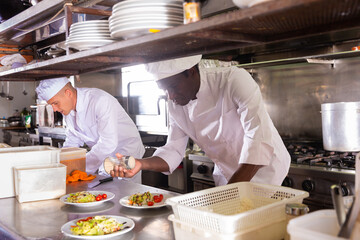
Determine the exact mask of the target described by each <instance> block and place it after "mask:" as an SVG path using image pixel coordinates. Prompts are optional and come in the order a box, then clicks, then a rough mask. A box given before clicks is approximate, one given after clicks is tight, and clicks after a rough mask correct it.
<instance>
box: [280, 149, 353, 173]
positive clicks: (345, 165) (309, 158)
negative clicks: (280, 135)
mask: <svg viewBox="0 0 360 240" xmlns="http://www.w3.org/2000/svg"><path fill="white" fill-rule="evenodd" d="M287 149H288V151H289V153H290V155H291V162H292V163H293V164H301V165H309V166H318V167H325V168H337V169H349V170H355V156H356V154H357V152H331V151H325V150H323V149H322V148H317V147H313V146H309V145H301V144H289V145H288V146H287Z"/></svg>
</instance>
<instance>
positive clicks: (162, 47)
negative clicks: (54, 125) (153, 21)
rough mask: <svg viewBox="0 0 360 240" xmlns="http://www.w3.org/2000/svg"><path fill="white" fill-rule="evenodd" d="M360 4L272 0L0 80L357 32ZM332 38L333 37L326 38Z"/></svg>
mask: <svg viewBox="0 0 360 240" xmlns="http://www.w3.org/2000/svg"><path fill="white" fill-rule="evenodd" d="M359 30H360V0H346V1H338V0H296V1H295V0H294V1H289V0H276V1H269V2H265V3H262V4H258V5H255V6H254V7H251V8H247V9H239V10H235V11H232V12H227V13H223V14H220V15H217V16H213V17H210V18H206V19H203V20H201V21H199V22H196V23H192V24H188V25H182V26H178V27H174V28H171V29H166V30H164V31H161V32H159V33H156V34H149V35H145V36H141V37H137V38H133V39H129V40H122V41H118V42H115V43H113V44H110V45H106V46H102V47H99V48H94V49H91V50H87V51H81V52H77V53H73V54H70V55H66V56H62V57H57V58H54V59H50V60H46V61H43V62H38V63H34V64H31V65H27V66H24V67H20V68H16V69H11V70H8V71H4V72H0V80H10V81H32V80H41V79H46V78H51V77H58V76H70V75H77V74H81V73H86V72H95V71H102V70H107V69H112V68H120V67H124V66H129V65H134V64H139V63H145V62H151V61H157V60H163V59H169V58H175V57H181V56H188V55H194V54H213V53H218V52H223V51H227V50H232V49H242V48H247V47H255V46H261V45H266V44H275V43H281V42H282V41H285V40H286V41H290V42H291V41H301V39H306V38H310V37H314V36H322V35H325V34H326V35H327V36H331V35H332V34H335V33H336V32H338V31H349V32H357V34H355V36H354V34H352V38H354V37H355V38H358V39H360V31H359ZM330 39H331V38H330Z"/></svg>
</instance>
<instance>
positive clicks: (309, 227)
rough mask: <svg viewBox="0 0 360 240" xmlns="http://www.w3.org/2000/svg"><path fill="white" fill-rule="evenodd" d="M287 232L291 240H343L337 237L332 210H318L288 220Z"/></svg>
mask: <svg viewBox="0 0 360 240" xmlns="http://www.w3.org/2000/svg"><path fill="white" fill-rule="evenodd" d="M287 231H288V233H289V234H290V239H291V240H314V239H316V240H344V239H346V238H340V237H337V234H338V233H339V231H340V226H339V224H338V221H337V217H336V212H335V210H333V209H327V210H318V211H315V212H312V213H309V214H306V215H304V216H300V217H297V218H294V219H292V220H290V222H289V224H288V226H287Z"/></svg>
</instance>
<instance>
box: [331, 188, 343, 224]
mask: <svg viewBox="0 0 360 240" xmlns="http://www.w3.org/2000/svg"><path fill="white" fill-rule="evenodd" d="M331 196H332V200H333V204H334V208H335V211H336V216H337V219H338V222H339V225H340V226H342V225H343V223H344V222H345V219H346V213H345V206H344V200H343V196H342V193H341V188H340V186H339V185H332V186H331Z"/></svg>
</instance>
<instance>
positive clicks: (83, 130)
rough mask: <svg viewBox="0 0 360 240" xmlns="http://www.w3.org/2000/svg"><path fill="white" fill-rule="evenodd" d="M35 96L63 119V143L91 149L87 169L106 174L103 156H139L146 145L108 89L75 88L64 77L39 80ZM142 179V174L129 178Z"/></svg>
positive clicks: (88, 154) (137, 180)
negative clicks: (64, 125) (119, 154)
mask: <svg viewBox="0 0 360 240" xmlns="http://www.w3.org/2000/svg"><path fill="white" fill-rule="evenodd" d="M36 93H37V94H38V98H39V99H41V100H45V101H47V103H48V104H51V105H52V107H53V109H54V111H57V112H60V113H62V114H63V116H64V117H65V121H66V127H67V129H66V140H65V142H64V145H63V147H81V146H83V145H84V144H86V145H87V146H88V147H90V148H91V150H90V151H89V152H88V153H87V154H86V172H88V173H94V172H96V171H97V170H98V169H99V167H100V169H99V173H100V174H105V171H104V170H103V165H102V163H103V160H104V159H105V158H106V157H108V156H115V153H117V152H121V153H123V154H126V155H131V156H134V157H137V158H141V157H142V156H143V155H144V153H145V149H144V146H143V144H142V141H141V138H140V134H139V132H138V130H137V128H136V126H135V124H134V122H133V121H132V120H131V118H130V117H129V116H128V114H127V113H126V112H125V110H124V109H123V108H122V107H121V105H120V104H119V102H118V101H117V100H116V99H115V98H114V97H113V96H111V95H110V94H109V93H107V92H105V91H103V90H100V89H96V88H74V87H73V86H72V85H71V83H70V81H69V80H68V79H67V78H66V77H61V78H52V79H48V80H43V81H40V84H39V86H38V87H37V88H36ZM132 180H133V181H134V182H138V183H141V174H137V175H136V176H134V177H133V178H132Z"/></svg>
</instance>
